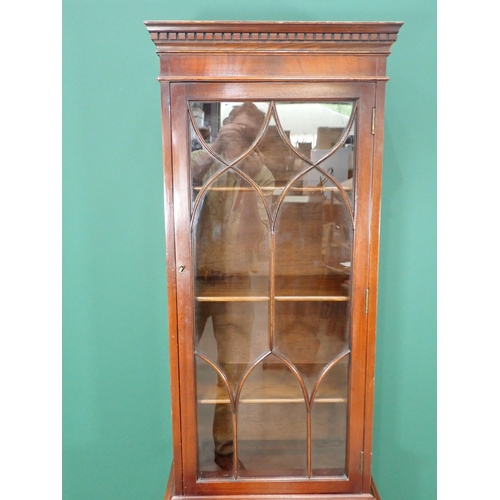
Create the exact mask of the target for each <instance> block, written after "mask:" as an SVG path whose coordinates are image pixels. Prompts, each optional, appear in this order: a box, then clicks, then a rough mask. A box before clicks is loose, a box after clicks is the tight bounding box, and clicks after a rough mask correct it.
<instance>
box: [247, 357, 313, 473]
mask: <svg viewBox="0 0 500 500" xmlns="http://www.w3.org/2000/svg"><path fill="white" fill-rule="evenodd" d="M238 457H239V459H240V461H241V463H240V471H239V476H242V477H275V476H303V477H304V476H306V474H307V412H306V407H305V402H304V396H303V393H302V390H301V388H300V385H299V383H298V381H297V378H296V377H295V375H294V374H293V373H292V372H291V370H290V369H289V368H288V367H287V366H286V365H285V364H283V363H282V362H281V361H279V360H278V359H277V358H276V357H275V356H269V357H268V358H266V360H265V362H264V363H261V364H259V365H257V366H256V367H255V368H254V369H253V370H252V372H251V373H250V375H249V376H248V378H247V379H246V380H245V384H244V385H243V389H242V391H241V395H240V401H239V404H238ZM241 465H243V467H244V468H243V467H241Z"/></svg>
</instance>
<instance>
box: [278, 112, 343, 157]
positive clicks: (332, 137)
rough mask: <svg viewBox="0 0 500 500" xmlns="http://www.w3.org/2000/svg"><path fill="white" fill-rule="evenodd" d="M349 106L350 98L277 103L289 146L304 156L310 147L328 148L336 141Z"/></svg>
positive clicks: (308, 153) (307, 154) (308, 152)
mask: <svg viewBox="0 0 500 500" xmlns="http://www.w3.org/2000/svg"><path fill="white" fill-rule="evenodd" d="M352 110H353V103H352V102H339V103H326V102H320V103H314V102H293V103H290V102H289V103H280V102H278V103H276V111H277V114H278V119H279V122H280V124H281V126H282V128H283V130H284V131H286V133H287V135H288V136H289V137H290V142H291V144H292V146H293V147H294V148H296V149H297V151H300V152H301V153H302V154H303V155H304V156H306V157H307V158H310V157H311V152H312V149H321V150H323V149H327V150H330V149H332V148H333V147H334V146H335V144H337V142H338V140H339V139H340V138H341V136H342V134H343V132H344V130H345V128H346V126H347V124H348V123H349V118H350V116H351V113H352Z"/></svg>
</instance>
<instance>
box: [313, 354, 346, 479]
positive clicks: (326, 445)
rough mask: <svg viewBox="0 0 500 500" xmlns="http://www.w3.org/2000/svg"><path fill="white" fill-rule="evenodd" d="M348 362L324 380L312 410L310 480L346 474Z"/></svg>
mask: <svg viewBox="0 0 500 500" xmlns="http://www.w3.org/2000/svg"><path fill="white" fill-rule="evenodd" d="M348 370H349V359H348V356H345V357H344V358H342V359H341V360H340V361H338V362H337V363H336V364H335V365H333V366H332V367H331V368H330V370H329V371H328V373H327V374H326V375H325V376H324V378H323V379H322V381H321V384H320V386H319V389H318V391H317V393H316V396H315V399H314V402H313V406H312V410H311V429H312V433H311V434H312V436H311V438H312V442H311V460H312V475H313V476H336V475H343V474H345V470H346V469H345V466H346V436H347V394H348Z"/></svg>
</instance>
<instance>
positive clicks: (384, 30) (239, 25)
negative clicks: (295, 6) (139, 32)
mask: <svg viewBox="0 0 500 500" xmlns="http://www.w3.org/2000/svg"><path fill="white" fill-rule="evenodd" d="M145 24H146V27H147V29H148V31H149V33H150V34H151V39H152V40H153V42H154V43H155V44H156V46H157V52H159V53H160V52H165V51H167V52H170V51H172V50H181V49H182V48H184V49H187V50H201V51H203V50H209V51H212V50H214V49H217V50H222V51H224V50H238V48H239V47H240V48H241V46H242V45H247V44H249V43H250V44H255V45H254V47H253V49H256V50H259V51H260V50H263V51H268V50H272V51H273V52H275V51H276V50H278V51H279V50H292V51H293V50H300V51H303V50H304V49H310V50H328V51H332V50H334V51H356V50H363V51H368V52H374V53H386V54H389V48H390V46H391V45H392V44H393V43H394V42H395V41H396V38H397V34H398V32H399V29H400V28H401V25H402V24H403V23H402V22H269V21H145ZM246 48H247V49H248V46H246Z"/></svg>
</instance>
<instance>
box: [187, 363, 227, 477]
mask: <svg viewBox="0 0 500 500" xmlns="http://www.w3.org/2000/svg"><path fill="white" fill-rule="evenodd" d="M196 380H197V386H196V392H197V406H198V469H199V476H200V477H232V476H233V471H232V468H231V467H230V466H229V467H219V466H218V465H217V463H216V460H217V457H218V455H217V453H216V450H219V451H221V450H223V449H224V448H225V449H226V450H227V449H232V447H233V440H234V434H233V411H232V406H231V397H230V393H229V391H228V388H227V385H226V384H225V383H224V380H223V379H222V377H221V376H219V375H218V374H217V371H216V370H215V369H214V368H213V367H212V366H210V365H209V364H208V363H206V362H205V361H203V360H201V359H200V358H199V357H197V358H196Z"/></svg>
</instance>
